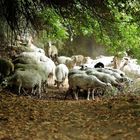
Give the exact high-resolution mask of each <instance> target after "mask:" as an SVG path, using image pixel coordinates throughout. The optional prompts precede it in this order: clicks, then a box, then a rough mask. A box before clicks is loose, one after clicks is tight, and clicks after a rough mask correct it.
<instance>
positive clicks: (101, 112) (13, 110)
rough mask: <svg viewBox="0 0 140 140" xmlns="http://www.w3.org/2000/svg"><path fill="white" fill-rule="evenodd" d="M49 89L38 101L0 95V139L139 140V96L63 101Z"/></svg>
mask: <svg viewBox="0 0 140 140" xmlns="http://www.w3.org/2000/svg"><path fill="white" fill-rule="evenodd" d="M65 91H66V90H65V89H61V90H58V89H56V88H50V89H49V90H48V93H46V94H45V93H44V94H43V97H42V99H37V98H36V97H30V96H23V95H22V96H18V95H16V94H14V93H11V92H9V91H1V92H0V140H139V139H140V97H139V96H135V95H131V94H129V95H128V94H127V95H125V94H123V95H121V94H120V95H118V96H115V97H110V98H109V97H108V98H101V99H100V100H96V101H92V100H90V101H87V100H85V99H84V98H82V97H81V98H80V100H79V101H75V100H73V99H72V98H71V97H68V99H66V100H64V96H65Z"/></svg>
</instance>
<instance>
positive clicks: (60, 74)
mask: <svg viewBox="0 0 140 140" xmlns="http://www.w3.org/2000/svg"><path fill="white" fill-rule="evenodd" d="M68 73H69V70H68V68H67V66H66V65H65V64H59V65H57V66H56V68H55V76H56V80H55V85H57V87H58V88H59V87H60V85H62V86H63V83H64V81H65V80H66V78H68Z"/></svg>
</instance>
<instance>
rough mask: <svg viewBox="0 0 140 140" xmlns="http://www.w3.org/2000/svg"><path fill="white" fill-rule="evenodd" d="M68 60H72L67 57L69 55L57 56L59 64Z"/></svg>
mask: <svg viewBox="0 0 140 140" xmlns="http://www.w3.org/2000/svg"><path fill="white" fill-rule="evenodd" d="M66 60H71V58H70V57H67V56H58V57H56V63H57V64H66Z"/></svg>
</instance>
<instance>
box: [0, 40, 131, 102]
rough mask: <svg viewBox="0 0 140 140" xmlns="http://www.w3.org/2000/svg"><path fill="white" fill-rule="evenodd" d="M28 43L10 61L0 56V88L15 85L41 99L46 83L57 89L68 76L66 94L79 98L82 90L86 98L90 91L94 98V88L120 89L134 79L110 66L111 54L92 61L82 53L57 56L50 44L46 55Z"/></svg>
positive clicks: (95, 89)
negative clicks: (26, 47) (27, 49)
mask: <svg viewBox="0 0 140 140" xmlns="http://www.w3.org/2000/svg"><path fill="white" fill-rule="evenodd" d="M27 44H28V48H29V50H30V51H28V52H22V53H20V54H18V55H17V56H16V58H15V59H14V60H13V61H12V62H10V61H9V60H6V59H2V58H0V76H1V79H2V80H1V87H3V88H4V87H7V86H17V87H18V94H19V95H20V94H21V92H24V93H26V94H31V95H32V94H33V95H36V94H37V96H38V97H39V98H41V96H42V92H47V88H48V86H49V85H56V86H57V88H60V86H64V82H65V81H66V79H68V85H69V87H68V90H67V92H66V97H67V95H69V94H72V95H74V97H75V99H76V100H78V94H79V93H80V91H81V90H84V91H86V93H87V100H89V98H90V94H92V99H93V100H94V99H95V98H94V96H95V93H96V91H97V89H102V90H103V91H105V89H108V90H110V91H112V92H113V89H114V88H115V89H117V90H118V91H123V89H124V87H125V86H129V85H130V84H131V83H132V82H133V81H132V79H131V78H129V77H128V76H126V75H125V72H123V71H122V70H120V68H118V69H116V68H113V67H112V66H113V58H114V57H113V56H110V57H107V56H100V57H98V58H97V59H95V60H93V59H91V58H90V57H84V56H83V55H73V56H72V57H66V56H58V51H57V49H52V45H51V44H50V45H49V48H50V50H49V51H48V52H49V54H47V56H48V57H47V56H46V55H45V51H44V50H43V49H41V48H38V47H36V46H35V45H34V44H33V43H32V40H31V39H29V40H28V42H27ZM125 60H126V59H125ZM126 62H127V63H128V60H126V61H122V63H121V69H122V68H123V67H125V66H126V65H127V64H126Z"/></svg>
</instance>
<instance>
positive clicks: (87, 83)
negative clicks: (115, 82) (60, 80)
mask: <svg viewBox="0 0 140 140" xmlns="http://www.w3.org/2000/svg"><path fill="white" fill-rule="evenodd" d="M108 86H110V87H111V88H112V86H111V85H110V84H106V83H104V82H102V81H100V80H99V79H98V78H97V77H95V76H92V75H90V76H89V75H85V74H74V75H72V76H70V77H69V90H70V91H71V90H73V91H74V95H75V99H76V100H78V90H79V89H83V90H87V91H88V95H87V100H89V96H90V91H91V89H95V88H98V87H101V88H106V87H108ZM92 99H93V100H94V92H93V94H92Z"/></svg>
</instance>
